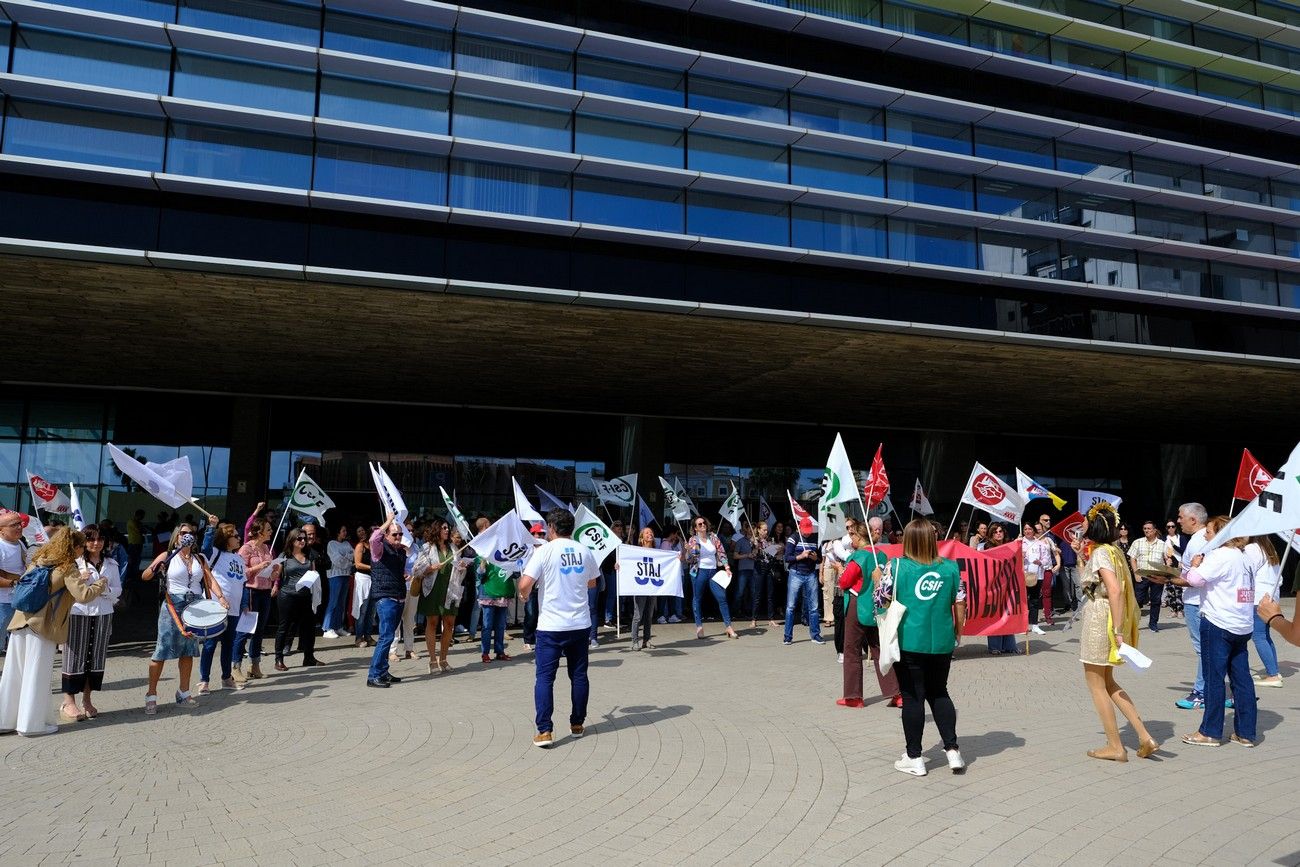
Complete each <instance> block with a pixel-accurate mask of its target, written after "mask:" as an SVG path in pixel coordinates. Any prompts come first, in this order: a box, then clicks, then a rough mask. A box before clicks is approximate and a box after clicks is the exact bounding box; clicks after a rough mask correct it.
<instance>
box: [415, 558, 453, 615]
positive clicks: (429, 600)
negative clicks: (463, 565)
mask: <svg viewBox="0 0 1300 867" xmlns="http://www.w3.org/2000/svg"><path fill="white" fill-rule="evenodd" d="M450 583H451V570H450V569H445V570H443V571H440V572H439V573H438V577H437V578H435V579H434V580H433V589H432V590H430V591H429V595H427V596H425V595H421V596H420V597H419V601H417V602H416V605H415V610H416V611H417V612H418V613H420V614H423V615H424V616H425V617H451V616H452V615H454V614H455V613H456V610H457V608H458V606H455V605H453V606H451V607H448V606H446V605H444V604H443V603H444V602H446V601H447V585H449V584H450Z"/></svg>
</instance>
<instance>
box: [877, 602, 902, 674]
mask: <svg viewBox="0 0 1300 867" xmlns="http://www.w3.org/2000/svg"><path fill="white" fill-rule="evenodd" d="M906 613H907V606H905V605H904V604H903V603H901V602H899V601H898V600H897V599H895V600H894V601H893V602H890V603H889V608H888V609H887V610H886V611H885V617H884V619H883V620H881V621H880V673H881V674H889V671H890V669H892V668H893V667H894V663H895V662H898V660H899V655H898V625H899V624H900V623H902V622H903V615H904V614H906Z"/></svg>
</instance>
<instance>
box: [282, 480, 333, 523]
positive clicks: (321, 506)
mask: <svg viewBox="0 0 1300 867" xmlns="http://www.w3.org/2000/svg"><path fill="white" fill-rule="evenodd" d="M289 508H290V509H293V510H294V511H295V512H301V513H303V514H304V515H311V516H312V517H313V518H315V519H316V520H318V521H321V522H322V523H321V526H322V527H323V526H325V524H324V523H323V522H324V520H325V513H326V512H328V511H329V510H330V509H332V508H334V501H333V500H331V499H330V496H329V494H327V493H325V491H324V490H323V489H322V488H321V486H320V485H318V484H316V483H315V482H314V481H312V478H311V476H309V475H307V471H306V470H299V471H298V481H297V482H296V483H295V484H294V486H293V493H291V494H290V495H289Z"/></svg>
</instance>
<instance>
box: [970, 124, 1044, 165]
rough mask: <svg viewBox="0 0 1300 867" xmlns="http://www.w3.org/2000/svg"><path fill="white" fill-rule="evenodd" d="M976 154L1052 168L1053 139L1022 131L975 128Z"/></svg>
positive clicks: (990, 158)
mask: <svg viewBox="0 0 1300 867" xmlns="http://www.w3.org/2000/svg"><path fill="white" fill-rule="evenodd" d="M975 156H977V157H984V158H985V159H988V160H998V161H999V162H1005V163H1019V164H1020V165H1024V166H1037V167H1039V168H1042V169H1050V168H1052V160H1053V157H1052V140H1051V139H1050V138H1042V137H1039V136H1034V135H1026V134H1025V133H1022V132H1012V131H1010V130H1001V129H989V128H988V127H982V126H977V127H976V128H975Z"/></svg>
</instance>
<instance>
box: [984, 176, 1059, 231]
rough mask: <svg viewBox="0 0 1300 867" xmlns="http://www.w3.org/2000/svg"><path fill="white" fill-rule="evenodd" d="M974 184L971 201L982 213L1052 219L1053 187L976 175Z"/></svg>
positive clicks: (1054, 201)
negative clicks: (974, 189) (974, 190)
mask: <svg viewBox="0 0 1300 867" xmlns="http://www.w3.org/2000/svg"><path fill="white" fill-rule="evenodd" d="M975 183H976V195H975V201H976V203H977V206H978V209H979V210H980V211H982V212H984V213H986V214H1000V215H1002V216H1004V217H1020V218H1022V219H1025V220H1047V221H1049V222H1051V221H1055V219H1056V190H1053V189H1049V188H1047V187H1034V186H1030V185H1029V184H1018V183H1016V182H1014V181H1003V180H997V179H994V178H982V177H978V176H977V177H976V179H975Z"/></svg>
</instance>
